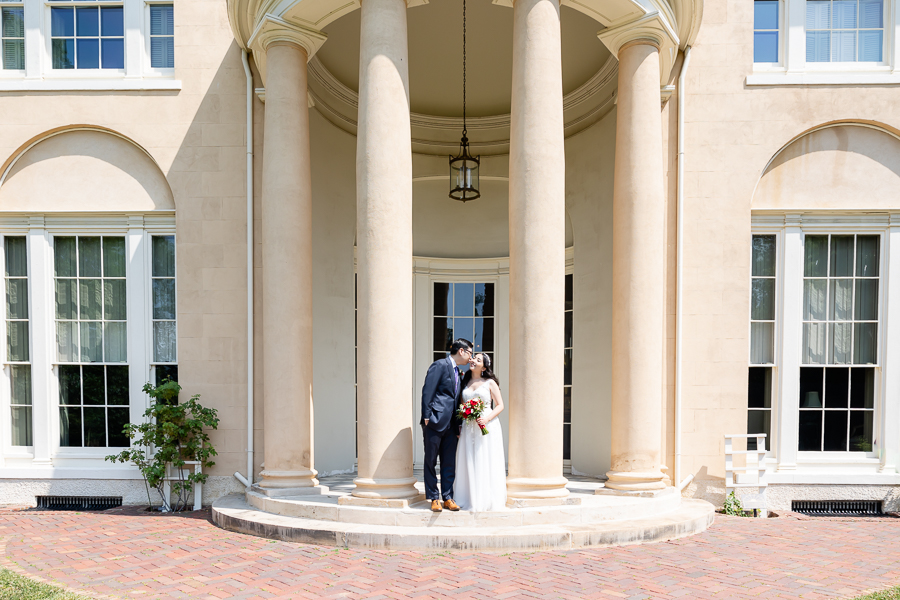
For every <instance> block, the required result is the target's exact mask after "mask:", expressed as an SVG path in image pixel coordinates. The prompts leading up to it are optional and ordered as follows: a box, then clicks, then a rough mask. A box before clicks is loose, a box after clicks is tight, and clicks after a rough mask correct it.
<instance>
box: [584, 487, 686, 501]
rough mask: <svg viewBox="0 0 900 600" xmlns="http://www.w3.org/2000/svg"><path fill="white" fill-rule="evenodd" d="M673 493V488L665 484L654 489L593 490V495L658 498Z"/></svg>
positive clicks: (606, 488)
mask: <svg viewBox="0 0 900 600" xmlns="http://www.w3.org/2000/svg"><path fill="white" fill-rule="evenodd" d="M674 493H675V488H674V487H672V486H666V487H663V488H657V489H655V490H617V489H614V488H608V487H602V488H597V489H596V490H594V495H595V496H625V497H628V498H659V497H660V496H670V495H672V494H674Z"/></svg>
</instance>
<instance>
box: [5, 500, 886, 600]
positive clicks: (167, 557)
mask: <svg viewBox="0 0 900 600" xmlns="http://www.w3.org/2000/svg"><path fill="white" fill-rule="evenodd" d="M898 540H900V519H892V518H883V519H855V520H851V519H844V520H822V519H799V518H791V517H785V518H777V519H768V520H762V519H739V518H729V517H723V516H717V520H716V523H715V524H714V525H713V527H712V528H711V529H710V530H709V531H707V532H705V533H702V534H700V535H697V536H694V537H691V538H687V539H683V540H678V541H674V542H665V543H660V544H651V545H644V546H629V547H622V548H611V549H598V550H581V551H571V552H542V553H533V554H509V555H491V554H480V555H479V554H459V553H456V554H448V553H427V552H426V553H415V552H375V551H358V550H337V549H333V548H323V547H316V546H303V545H300V544H293V543H287V542H275V541H269V540H265V539H260V538H254V537H249V536H244V535H240V534H236V533H230V532H227V531H223V530H221V529H218V528H217V527H215V526H214V525H212V523H210V521H209V513H208V511H201V512H199V513H196V514H192V516H189V517H185V516H180V515H148V514H147V513H144V514H139V513H138V512H137V511H136V510H135V509H133V508H124V509H115V510H112V511H107V512H105V513H60V512H36V511H8V510H7V511H0V545H5V549H3V552H2V553H0V565H2V566H6V567H7V568H11V569H13V570H15V571H17V572H19V573H23V574H27V575H29V576H32V577H35V578H40V579H42V580H44V581H48V582H51V583H56V584H60V585H64V586H66V587H68V588H71V589H72V590H73V591H78V592H81V593H83V594H86V595H89V596H96V597H113V598H354V599H355V598H367V599H371V600H374V599H376V598H401V599H405V598H421V599H426V598H446V597H459V598H463V597H465V598H491V599H494V598H501V599H506V598H510V599H519V598H562V599H570V598H842V597H843V598H846V597H853V596H856V595H859V594H862V593H864V592H867V591H871V590H873V589H880V588H885V587H889V586H892V585H898V584H900V542H898Z"/></svg>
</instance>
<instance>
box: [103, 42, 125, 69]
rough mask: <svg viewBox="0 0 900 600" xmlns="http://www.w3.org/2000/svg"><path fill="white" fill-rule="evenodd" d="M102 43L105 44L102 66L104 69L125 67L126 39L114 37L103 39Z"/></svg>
mask: <svg viewBox="0 0 900 600" xmlns="http://www.w3.org/2000/svg"><path fill="white" fill-rule="evenodd" d="M101 43H102V45H103V62H102V63H101V64H100V66H101V67H102V68H104V69H124V68H125V40H124V39H123V38H114V39H111V40H102V42H101Z"/></svg>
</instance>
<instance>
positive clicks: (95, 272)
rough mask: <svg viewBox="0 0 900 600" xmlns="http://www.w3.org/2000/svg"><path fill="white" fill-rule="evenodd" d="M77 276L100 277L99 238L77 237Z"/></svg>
mask: <svg viewBox="0 0 900 600" xmlns="http://www.w3.org/2000/svg"><path fill="white" fill-rule="evenodd" d="M78 268H79V271H78V276H79V277H100V275H101V272H100V238H98V237H81V238H78Z"/></svg>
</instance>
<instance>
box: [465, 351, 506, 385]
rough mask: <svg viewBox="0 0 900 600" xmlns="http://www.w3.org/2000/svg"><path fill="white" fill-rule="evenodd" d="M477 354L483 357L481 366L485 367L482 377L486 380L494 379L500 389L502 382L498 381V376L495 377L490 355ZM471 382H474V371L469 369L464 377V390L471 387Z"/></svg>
mask: <svg viewBox="0 0 900 600" xmlns="http://www.w3.org/2000/svg"><path fill="white" fill-rule="evenodd" d="M475 354H480V355H481V365H482V367H483V369H482V371H481V376H482V377H483V378H484V379H493V380H494V382H495V383H496V384H497V387H499V386H500V380H499V379H497V376H496V375H494V369H493V368H492V367H493V364H492V362H491V357H490V356H489V355H488V354H485V353H484V352H476V353H475ZM470 381H472V369H469V370H468V371H466V374H465V376H464V377H463V383H462V385H463V389H465V388H467V387H468V386H469V382H470Z"/></svg>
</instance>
